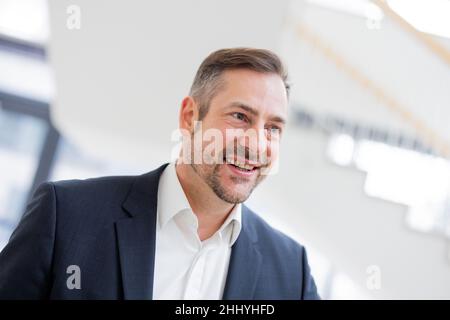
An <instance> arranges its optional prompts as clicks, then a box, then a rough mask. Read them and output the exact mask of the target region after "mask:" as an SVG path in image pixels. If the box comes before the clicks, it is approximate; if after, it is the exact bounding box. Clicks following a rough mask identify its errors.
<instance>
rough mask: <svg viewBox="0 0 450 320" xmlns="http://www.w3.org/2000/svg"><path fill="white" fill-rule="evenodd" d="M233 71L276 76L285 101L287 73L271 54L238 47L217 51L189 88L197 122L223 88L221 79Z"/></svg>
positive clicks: (288, 87) (204, 64) (202, 66)
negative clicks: (196, 107) (241, 70)
mask: <svg viewBox="0 0 450 320" xmlns="http://www.w3.org/2000/svg"><path fill="white" fill-rule="evenodd" d="M233 69H248V70H253V71H256V72H261V73H274V74H277V75H279V76H280V78H281V79H282V80H283V83H284V86H285V88H286V95H287V96H288V97H289V89H290V85H289V83H288V75H287V71H286V69H285V67H284V65H283V63H282V62H281V59H280V58H279V57H278V56H277V55H276V54H275V53H273V52H272V51H270V50H266V49H254V48H242V47H241V48H229V49H221V50H217V51H214V52H213V53H211V54H210V55H209V56H208V57H206V59H205V60H203V62H202V64H201V65H200V67H199V68H198V70H197V73H196V75H195V78H194V82H193V83H192V86H191V90H190V95H191V96H192V97H193V98H194V99H195V100H196V101H197V103H198V104H199V120H201V119H203V118H204V117H205V116H206V114H207V113H208V109H209V104H210V102H211V100H212V98H213V97H214V96H215V95H216V93H217V92H218V91H219V89H220V88H221V86H222V84H223V82H222V81H220V80H221V75H222V74H223V72H224V71H226V70H233Z"/></svg>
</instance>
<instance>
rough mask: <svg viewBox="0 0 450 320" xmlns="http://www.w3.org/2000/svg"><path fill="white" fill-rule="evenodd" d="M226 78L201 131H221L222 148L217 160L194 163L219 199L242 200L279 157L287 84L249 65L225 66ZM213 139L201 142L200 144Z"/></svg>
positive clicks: (215, 152) (276, 76) (195, 169)
mask: <svg viewBox="0 0 450 320" xmlns="http://www.w3.org/2000/svg"><path fill="white" fill-rule="evenodd" d="M222 80H223V81H224V85H223V86H222V88H221V89H220V90H219V91H218V92H217V93H216V95H215V96H214V97H213V98H212V100H211V103H210V105H209V110H208V112H207V114H206V116H205V117H204V118H203V119H201V120H202V122H201V128H202V131H203V134H205V132H207V131H208V130H209V129H213V130H215V132H220V133H221V135H220V136H221V139H222V141H221V142H222V143H221V144H220V145H221V147H219V148H220V149H219V150H214V158H215V159H216V160H217V159H218V160H219V161H215V162H214V163H213V164H211V162H209V164H207V163H204V162H201V163H197V164H196V163H194V162H193V163H192V164H191V165H192V167H193V169H194V171H195V172H196V173H197V174H198V175H199V176H200V177H201V178H202V179H203V180H204V181H205V182H206V183H207V184H208V185H209V186H210V187H211V188H212V190H213V191H214V192H215V194H216V195H217V196H218V197H219V198H221V199H222V200H224V201H226V202H228V203H241V202H244V201H245V200H246V199H247V198H248V197H249V196H250V194H251V192H252V191H253V189H254V188H255V187H256V186H257V185H258V184H259V183H260V182H261V181H262V180H263V179H264V177H265V176H266V175H267V172H268V170H269V169H270V167H271V166H272V164H273V162H274V161H275V160H276V159H277V157H278V150H279V148H278V144H279V141H280V138H281V134H282V131H283V129H284V125H285V121H286V117H287V105H288V102H287V96H286V89H285V86H284V83H283V81H282V79H281V78H280V77H279V76H278V75H276V74H264V73H259V72H254V71H250V70H245V69H238V70H229V71H226V72H224V73H223V74H222ZM203 140H204V139H203ZM210 143H211V141H209V142H208V141H203V142H202V148H203V149H205V148H206V146H207V145H208V144H210ZM216 149H217V148H216ZM243 164H245V166H244V167H245V168H242V167H243V166H242V165H243Z"/></svg>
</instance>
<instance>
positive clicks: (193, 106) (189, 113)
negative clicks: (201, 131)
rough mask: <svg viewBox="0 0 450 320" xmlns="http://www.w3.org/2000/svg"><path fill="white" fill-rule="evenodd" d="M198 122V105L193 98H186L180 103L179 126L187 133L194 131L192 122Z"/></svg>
mask: <svg viewBox="0 0 450 320" xmlns="http://www.w3.org/2000/svg"><path fill="white" fill-rule="evenodd" d="M197 120H198V104H197V102H195V100H194V98H192V97H191V96H187V97H185V98H184V99H183V101H182V102H181V108H180V118H179V126H180V129H185V130H187V131H189V132H192V131H193V130H194V122H195V121H197Z"/></svg>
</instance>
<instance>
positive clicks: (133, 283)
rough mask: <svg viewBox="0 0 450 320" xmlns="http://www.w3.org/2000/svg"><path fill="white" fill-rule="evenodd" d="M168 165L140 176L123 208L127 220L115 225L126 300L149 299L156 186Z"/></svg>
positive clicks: (153, 249)
mask: <svg viewBox="0 0 450 320" xmlns="http://www.w3.org/2000/svg"><path fill="white" fill-rule="evenodd" d="M166 166H167V164H164V165H162V166H161V167H159V168H158V169H156V170H154V171H151V172H149V173H147V174H144V175H142V176H139V177H138V178H137V179H136V181H135V183H134V184H133V186H132V187H131V190H130V193H129V194H128V196H127V198H126V200H125V201H124V203H123V205H122V207H123V208H124V209H125V210H126V211H127V212H128V214H129V217H126V218H124V219H121V220H118V221H116V232H117V242H118V249H119V257H120V267H121V271H122V283H123V290H124V298H125V299H152V297H153V273H154V265H155V241H156V215H157V214H156V213H157V199H158V182H159V178H160V176H161V173H162V172H163V170H164V169H165V167H166Z"/></svg>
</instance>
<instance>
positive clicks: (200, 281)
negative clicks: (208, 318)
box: [0, 48, 319, 299]
mask: <svg viewBox="0 0 450 320" xmlns="http://www.w3.org/2000/svg"><path fill="white" fill-rule="evenodd" d="M286 79H287V75H286V73H285V70H284V68H283V65H282V63H281V61H280V60H279V58H278V57H277V56H276V55H275V54H274V53H272V52H270V51H268V50H259V49H251V48H233V49H223V50H219V51H216V52H214V53H212V54H211V55H209V56H208V57H207V58H206V59H205V60H204V61H203V63H202V64H201V66H200V68H199V70H198V71H197V75H196V77H195V79H194V83H193V85H192V88H191V91H190V95H189V96H187V97H186V98H184V99H183V101H182V103H181V109H180V114H179V127H180V130H181V132H182V133H183V141H184V142H185V143H183V147H182V150H181V153H180V158H179V159H178V161H176V163H171V164H164V165H162V166H161V167H159V168H158V169H156V170H154V171H151V172H149V173H146V174H143V175H141V176H128V177H102V178H96V179H88V180H84V181H80V180H71V181H60V182H53V183H52V182H48V183H44V184H42V185H41V186H40V187H39V188H38V189H37V190H36V192H35V194H34V197H33V199H32V200H31V202H30V203H29V204H28V206H27V210H26V213H25V214H24V217H23V218H22V221H21V222H20V224H19V226H18V227H17V229H16V230H15V231H14V233H13V235H12V236H11V239H10V241H9V243H8V245H7V246H6V247H5V249H4V250H3V251H2V252H1V254H0V298H3V299H4V298H19V299H20V298H25V299H41V298H51V299H318V298H319V297H318V295H317V290H316V286H315V284H314V280H313V278H312V276H311V273H310V269H309V266H308V262H307V257H306V252H305V249H304V248H303V247H302V246H301V245H299V244H298V243H296V242H295V241H293V240H292V239H290V238H289V237H287V236H286V235H284V234H282V233H281V232H279V231H276V230H274V229H272V228H271V227H270V226H269V225H268V224H267V223H266V222H264V221H263V220H262V219H261V218H260V217H258V216H257V215H256V214H255V213H254V212H252V211H251V210H250V209H249V208H247V207H246V206H245V205H243V204H242V203H243V202H244V201H245V200H246V199H247V198H248V197H249V196H250V194H251V192H252V191H253V189H254V188H255V187H256V186H257V185H258V183H260V182H261V180H262V179H263V178H264V177H265V176H266V175H267V173H268V172H270V169H272V168H273V167H274V161H276V159H277V156H278V154H277V153H278V148H277V145H278V142H279V139H280V138H281V136H282V132H283V129H284V126H285V122H286V117H287V107H288V89H289V86H288V85H287V83H286ZM251 131H253V132H254V133H256V134H255V135H250V134H247V133H248V132H251ZM201 132H204V133H205V135H203V134H201ZM207 132H208V133H209V135H210V136H211V137H212V136H214V137H215V143H214V146H213V148H211V146H210V143H209V142H210V141H211V140H212V139H211V137H210V138H205V136H206V133H207ZM230 132H232V133H233V134H230ZM198 137H200V140H198ZM252 137H253V138H252ZM255 137H256V138H255ZM198 142H199V143H198ZM207 151H208V152H207Z"/></svg>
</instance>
